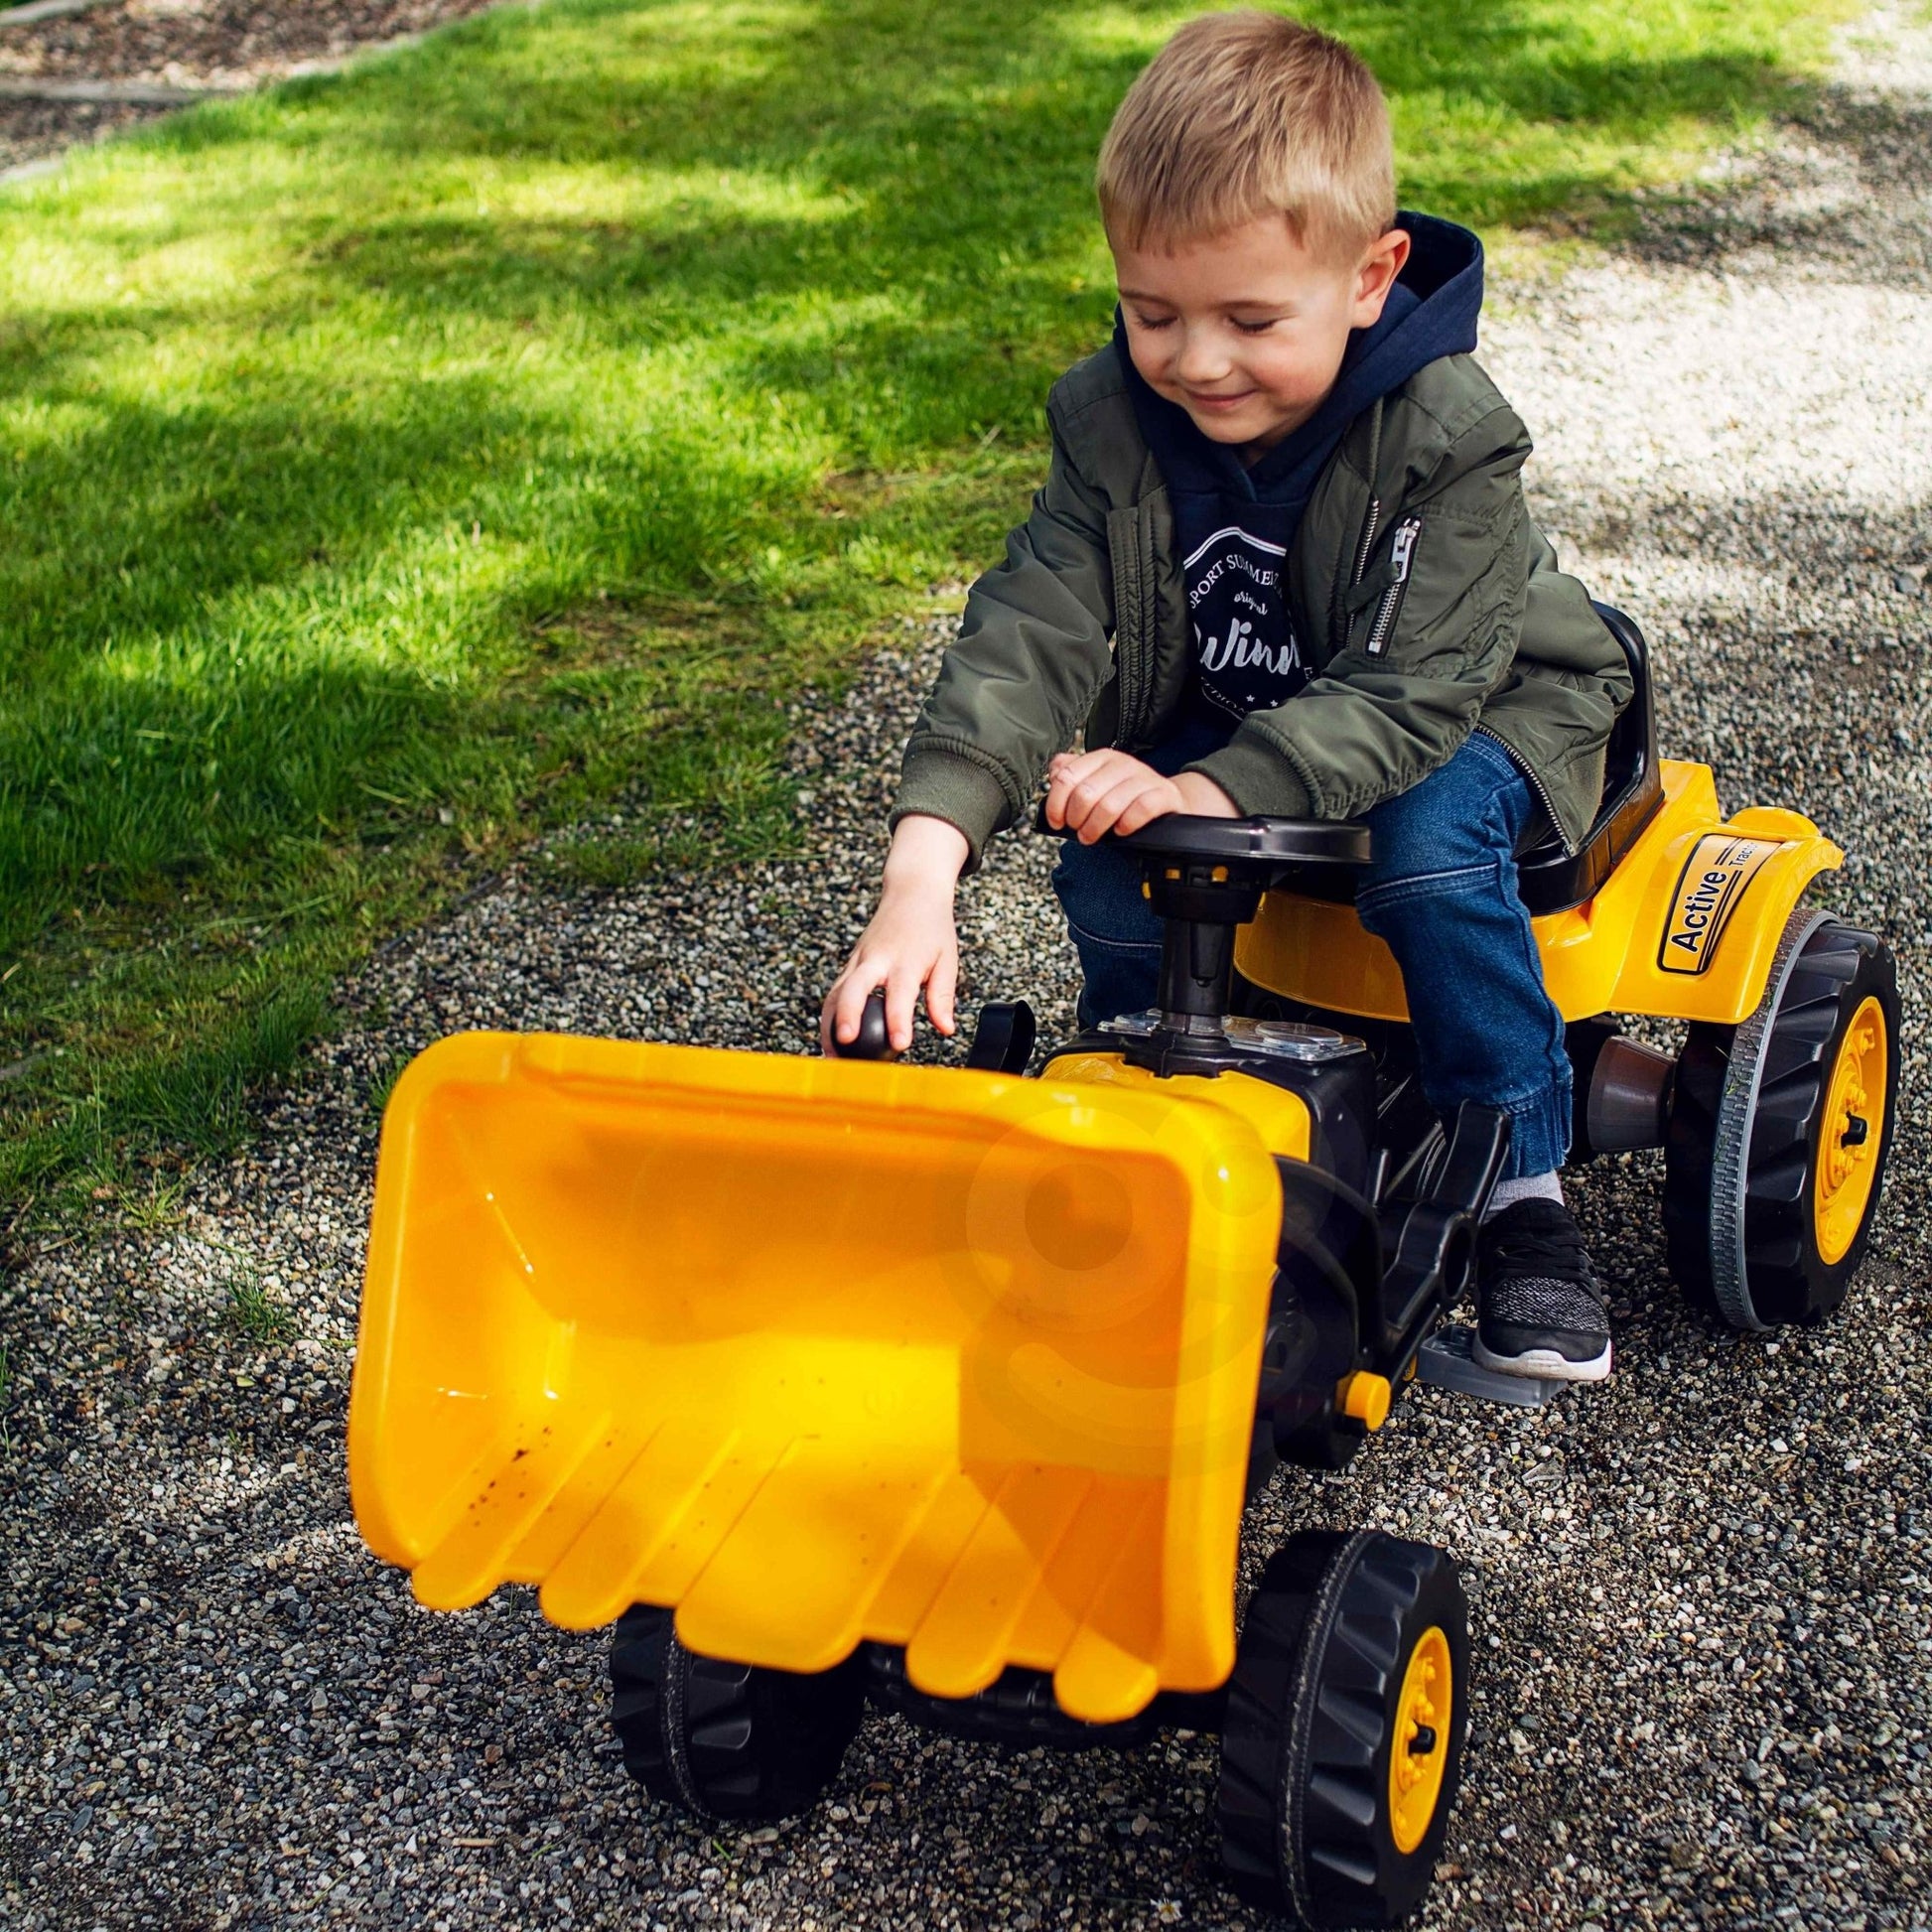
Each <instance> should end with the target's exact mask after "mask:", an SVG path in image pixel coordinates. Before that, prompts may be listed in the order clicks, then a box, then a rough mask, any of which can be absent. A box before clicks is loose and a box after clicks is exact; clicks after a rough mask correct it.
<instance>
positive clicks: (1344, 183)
mask: <svg viewBox="0 0 1932 1932" xmlns="http://www.w3.org/2000/svg"><path fill="white" fill-rule="evenodd" d="M1095 185H1096V187H1097V188H1098V190H1099V193H1100V211H1101V215H1102V218H1103V219H1104V220H1105V221H1106V224H1107V232H1108V234H1109V235H1110V236H1111V237H1112V238H1113V239H1114V240H1115V241H1117V242H1122V243H1125V244H1126V246H1128V247H1130V248H1141V247H1145V246H1147V245H1148V244H1149V243H1150V242H1153V243H1156V244H1161V243H1173V242H1175V241H1184V240H1191V239H1196V238H1201V237H1206V236H1210V235H1216V234H1224V233H1226V232H1227V230H1228V229H1230V228H1236V227H1239V226H1241V225H1242V224H1243V223H1244V222H1247V221H1251V220H1254V219H1255V218H1256V217H1257V216H1261V215H1267V214H1281V215H1283V216H1285V217H1286V219H1287V221H1288V223H1289V226H1290V227H1291V229H1293V231H1294V233H1295V235H1296V238H1297V239H1298V240H1299V241H1301V243H1302V244H1303V245H1304V246H1305V247H1308V248H1311V249H1312V250H1314V251H1315V252H1317V253H1319V254H1323V255H1352V254H1353V253H1355V252H1356V251H1357V250H1359V249H1362V248H1365V247H1367V245H1368V244H1369V243H1370V242H1371V241H1373V240H1374V239H1375V237H1376V236H1377V235H1379V234H1383V233H1386V232H1387V230H1388V229H1389V228H1390V227H1391V226H1393V225H1394V222H1395V148H1394V144H1393V142H1392V141H1391V139H1390V135H1389V107H1388V102H1387V101H1386V100H1384V99H1383V97H1382V89H1381V87H1380V86H1378V85H1377V83H1376V79H1375V76H1374V74H1373V73H1371V72H1370V71H1369V69H1368V65H1367V63H1366V62H1364V61H1363V60H1362V58H1361V57H1360V55H1358V54H1356V53H1355V52H1353V50H1352V49H1350V48H1347V47H1344V46H1343V45H1342V43H1341V42H1340V41H1338V40H1334V39H1331V38H1330V37H1329V36H1328V35H1326V34H1323V33H1320V32H1318V31H1317V30H1316V29H1314V28H1312V27H1305V26H1304V25H1303V24H1302V23H1301V22H1300V21H1299V20H1290V19H1287V18H1286V17H1285V16H1283V15H1281V14H1271V13H1261V12H1258V11H1256V10H1255V9H1252V8H1247V9H1243V10H1242V11H1240V12H1238V13H1218V14H1204V15H1202V16H1201V18H1200V19H1198V20H1190V21H1189V22H1188V23H1187V25H1186V26H1184V27H1182V28H1181V29H1180V30H1179V32H1177V33H1176V34H1175V35H1174V37H1173V39H1172V40H1171V41H1169V43H1168V44H1167V46H1166V47H1164V48H1163V49H1162V50H1161V52H1160V53H1159V54H1158V55H1156V56H1155V58H1154V60H1153V62H1152V63H1151V64H1150V65H1149V66H1148V67H1147V68H1146V69H1144V70H1143V72H1142V73H1141V76H1140V78H1139V79H1137V80H1136V81H1135V82H1134V84H1133V86H1132V87H1130V88H1129V89H1128V91H1127V98H1126V99H1125V100H1123V101H1122V102H1121V104H1120V108H1119V111H1118V112H1116V114H1115V115H1114V121H1113V125H1112V126H1111V127H1110V128H1109V129H1108V130H1107V138H1106V140H1105V141H1104V142H1103V143H1102V144H1101V149H1100V166H1099V169H1098V172H1097V177H1096V183H1095Z"/></svg>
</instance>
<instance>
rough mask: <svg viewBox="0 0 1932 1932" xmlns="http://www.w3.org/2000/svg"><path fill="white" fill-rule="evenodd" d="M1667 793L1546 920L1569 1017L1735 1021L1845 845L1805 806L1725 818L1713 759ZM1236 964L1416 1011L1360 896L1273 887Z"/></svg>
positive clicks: (1311, 990)
mask: <svg viewBox="0 0 1932 1932" xmlns="http://www.w3.org/2000/svg"><path fill="white" fill-rule="evenodd" d="M1663 779H1664V802H1663V804H1662V806H1661V807H1660V808H1659V809H1658V812H1657V815H1656V816H1655V817H1654V818H1653V819H1652V820H1651V821H1650V823H1649V824H1648V825H1647V826H1645V827H1644V830H1643V835H1642V836H1641V837H1640V838H1639V839H1638V840H1637V842H1636V844H1635V845H1634V846H1632V847H1631V849H1630V850H1629V852H1627V853H1626V854H1625V855H1624V858H1623V862H1622V864H1621V865H1619V866H1618V867H1617V869H1616V871H1615V872H1614V873H1613V874H1612V875H1611V876H1610V878H1609V879H1608V880H1607V881H1606V882H1605V884H1604V885H1603V888H1602V890H1601V891H1600V892H1598V893H1597V895H1596V897H1594V898H1592V899H1589V900H1588V901H1587V902H1586V903H1585V904H1583V905H1580V906H1577V907H1575V908H1574V909H1573V910H1571V911H1568V912H1554V913H1551V914H1550V915H1548V916H1547V917H1545V918H1540V919H1537V920H1536V921H1534V924H1535V928H1536V940H1537V945H1538V947H1539V949H1540V950H1541V952H1542V955H1543V982H1544V984H1545V985H1546V986H1547V987H1548V988H1549V989H1550V997H1551V998H1552V999H1553V1000H1554V1001H1555V1002H1556V1004H1557V1006H1558V1008H1559V1009H1560V1010H1561V1011H1562V1014H1563V1017H1564V1018H1565V1019H1566V1020H1586V1019H1588V1018H1590V1017H1591V1016H1592V1015H1595V1014H1599V1013H1643V1014H1655V1015H1659V1016H1661V1017H1664V1018H1668V1019H1676V1020H1711V1021H1717V1022H1720V1023H1724V1024H1727V1025H1732V1026H1734V1025H1735V1024H1736V1023H1737V1022H1738V1021H1740V1020H1742V1019H1744V1018H1745V1017H1746V1015H1748V1014H1749V1013H1750V1012H1751V1010H1752V1009H1753V1008H1754V1007H1755V1006H1756V1005H1757V1003H1758V1000H1759V999H1760V997H1761V996H1762V994H1763V992H1764V982H1765V979H1766V977H1767V976H1768V975H1769V973H1770V970H1771V959H1772V955H1773V954H1774V953H1775V952H1776V951H1777V945H1778V939H1779V937H1780V936H1781V935H1782V933H1783V931H1784V924H1785V920H1786V918H1787V917H1788V916H1789V915H1790V912H1791V908H1792V907H1793V906H1794V905H1796V904H1797V902H1798V900H1799V898H1800V897H1802V896H1803V894H1804V891H1805V888H1806V887H1807V886H1808V885H1810V884H1811V882H1812V880H1814V879H1815V878H1816V877H1817V876H1818V875H1819V874H1820V873H1821V872H1828V871H1831V870H1833V869H1834V868H1836V867H1838V866H1841V865H1843V864H1844V862H1845V854H1844V853H1843V852H1841V851H1840V850H1839V848H1838V847H1837V846H1835V845H1834V844H1833V843H1832V842H1831V840H1830V839H1828V838H1825V837H1823V836H1822V835H1821V834H1820V832H1819V830H1818V828H1817V826H1815V825H1814V824H1812V822H1811V821H1810V820H1809V819H1808V818H1804V817H1801V816H1800V815H1799V814H1798V813H1797V812H1787V811H1779V810H1774V809H1770V808H1764V807H1757V808H1753V809H1751V810H1748V811H1741V812H1737V813H1735V814H1734V815H1733V816H1732V817H1730V818H1728V819H1725V817H1724V816H1723V815H1722V814H1721V812H1720V810H1719V807H1718V790H1717V785H1716V783H1715V782H1714V780H1713V778H1712V775H1711V771H1710V767H1709V766H1707V765H1702V764H1685V763H1680V762H1678V761H1676V760H1673V759H1665V760H1664V764H1663ZM1234 957H1235V965H1236V966H1237V968H1238V969H1239V970H1240V972H1241V973H1242V975H1243V976H1244V977H1245V978H1247V979H1249V980H1251V981H1252V982H1253V983H1254V984H1255V985H1257V986H1260V987H1263V988H1265V989H1267V990H1268V991H1269V992H1271V993H1277V994H1280V995H1281V996H1282V997H1283V998H1284V999H1290V1000H1297V1001H1301V1002H1303V1003H1304V1004H1306V1005H1309V1006H1317V1007H1325V1008H1327V1009H1329V1010H1330V1011H1331V1012H1335V1013H1346V1014H1358V1015H1360V1016H1361V1017H1362V1018H1364V1019H1369V1020H1404V1021H1406V1020H1407V1019H1408V1017H1409V1003H1408V1001H1407V999H1406V998H1405V997H1404V994H1403V989H1402V974H1401V971H1400V969H1399V968H1398V967H1397V965H1396V963H1395V957H1394V955H1393V954H1392V953H1391V952H1390V951H1389V949H1388V947H1387V946H1386V945H1384V944H1383V942H1382V941H1381V940H1380V939H1377V938H1375V937H1374V936H1373V935H1372V934H1370V933H1368V932H1365V931H1364V930H1363V929H1362V925H1361V921H1360V920H1359V919H1358V918H1357V917H1356V916H1355V908H1354V907H1353V906H1352V905H1331V904H1328V903H1326V902H1324V901H1321V900H1317V899H1309V898H1300V897H1296V896H1294V895H1293V894H1288V893H1270V894H1268V895H1267V896H1266V897H1264V898H1263V900H1262V903H1261V911H1260V914H1259V916H1258V917H1257V918H1256V919H1255V921H1254V923H1253V924H1252V925H1249V926H1245V927H1243V928H1242V931H1241V933H1240V935H1239V937H1238V938H1237V940H1236V944H1235V955H1234Z"/></svg>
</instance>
